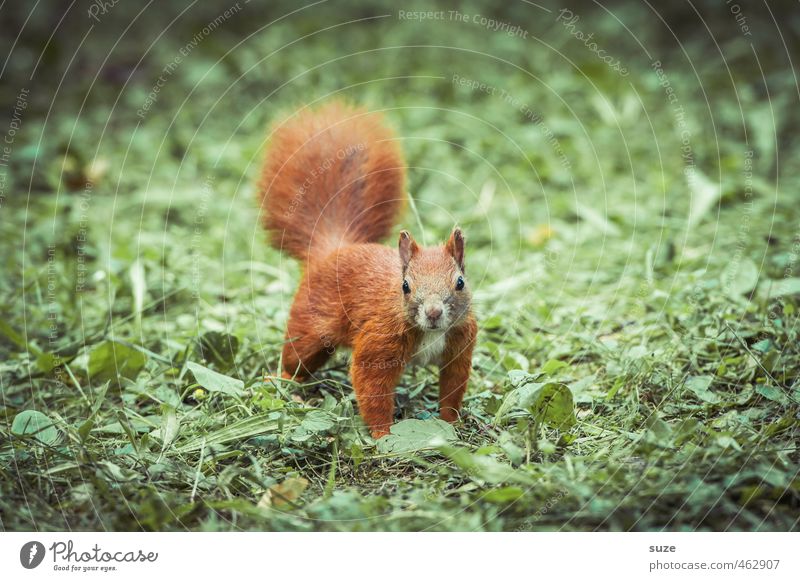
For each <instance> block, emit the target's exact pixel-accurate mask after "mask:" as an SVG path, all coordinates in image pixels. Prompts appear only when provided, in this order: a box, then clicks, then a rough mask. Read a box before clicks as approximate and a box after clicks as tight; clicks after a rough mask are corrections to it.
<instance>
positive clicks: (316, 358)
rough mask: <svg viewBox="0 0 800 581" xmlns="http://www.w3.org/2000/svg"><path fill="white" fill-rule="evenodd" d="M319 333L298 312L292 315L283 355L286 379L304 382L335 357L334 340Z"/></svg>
mask: <svg viewBox="0 0 800 581" xmlns="http://www.w3.org/2000/svg"><path fill="white" fill-rule="evenodd" d="M293 311H294V309H293ZM317 331H318V329H315V328H313V327H312V326H309V325H308V324H307V323H306V322H305V321H304V320H303V317H301V316H298V314H297V313H296V312H293V313H292V314H291V315H290V317H289V324H288V325H287V329H286V343H284V345H283V355H282V364H283V377H284V379H292V378H294V379H298V380H300V381H302V380H304V379H306V378H308V376H309V375H311V374H312V373H314V372H315V371H316V370H317V369H319V368H320V367H322V366H323V365H325V362H326V361H328V359H330V357H331V355H333V353H334V351H335V350H336V346H335V344H334V342H333V338H332V337H330V336H329V335H328V334H326V333H324V332H317Z"/></svg>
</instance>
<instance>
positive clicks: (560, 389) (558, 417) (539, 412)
mask: <svg viewBox="0 0 800 581" xmlns="http://www.w3.org/2000/svg"><path fill="white" fill-rule="evenodd" d="M520 390H521V393H520V396H519V405H520V407H523V408H526V409H527V410H528V411H529V412H530V413H531V415H533V417H534V418H536V420H537V421H538V422H540V423H542V424H543V425H547V426H550V427H552V428H556V429H559V430H567V429H569V428H571V427H572V426H573V425H575V421H576V420H575V406H574V404H573V402H572V392H571V391H570V390H569V388H568V387H567V386H566V385H565V384H563V383H558V382H552V383H544V384H531V385H526V386H523V387H521V388H520Z"/></svg>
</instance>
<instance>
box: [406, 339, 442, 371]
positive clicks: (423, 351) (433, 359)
mask: <svg viewBox="0 0 800 581" xmlns="http://www.w3.org/2000/svg"><path fill="white" fill-rule="evenodd" d="M446 340H447V334H446V333H445V331H444V330H441V331H427V332H426V333H424V334H423V335H422V340H421V341H420V342H419V345H418V346H417V351H416V353H414V355H413V356H412V357H411V364H412V365H422V366H424V365H428V364H429V363H435V364H436V365H438V364H439V362H440V361H441V359H442V352H443V351H444V346H445V343H446Z"/></svg>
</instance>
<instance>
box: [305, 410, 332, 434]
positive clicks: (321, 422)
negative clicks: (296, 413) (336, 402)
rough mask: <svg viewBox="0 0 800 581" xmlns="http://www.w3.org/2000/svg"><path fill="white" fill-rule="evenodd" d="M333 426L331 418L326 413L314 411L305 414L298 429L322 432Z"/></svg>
mask: <svg viewBox="0 0 800 581" xmlns="http://www.w3.org/2000/svg"><path fill="white" fill-rule="evenodd" d="M334 425H335V422H334V421H333V417H332V416H331V414H329V413H328V412H323V411H319V410H314V411H312V412H309V413H307V414H306V417H304V418H303V421H302V422H300V427H301V428H303V429H304V430H306V431H308V432H324V431H326V430H330V429H331V428H332V427H333V426H334Z"/></svg>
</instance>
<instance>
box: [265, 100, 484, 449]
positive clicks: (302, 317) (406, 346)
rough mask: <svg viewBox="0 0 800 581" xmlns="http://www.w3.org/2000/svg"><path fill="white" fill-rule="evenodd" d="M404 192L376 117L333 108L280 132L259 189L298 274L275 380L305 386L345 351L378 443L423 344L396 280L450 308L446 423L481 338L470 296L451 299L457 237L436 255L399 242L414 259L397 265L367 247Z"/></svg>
mask: <svg viewBox="0 0 800 581" xmlns="http://www.w3.org/2000/svg"><path fill="white" fill-rule="evenodd" d="M358 144H364V146H363V148H362V147H360V146H359V145H358ZM340 152H350V153H340ZM331 159H333V160H334V161H333V162H332V163H330V164H326V163H324V160H331ZM318 168H322V171H317V170H318ZM403 182H404V173H403V161H402V156H401V155H400V152H399V150H398V148H397V146H396V145H395V142H394V141H392V134H391V132H390V131H389V130H388V129H387V128H386V127H385V126H384V125H383V124H382V123H381V118H380V117H379V116H376V115H375V114H368V113H364V112H363V111H361V110H359V109H354V108H350V107H347V106H344V105H341V104H339V103H332V104H329V105H326V106H324V107H323V108H321V109H319V110H317V111H316V112H304V113H300V114H298V115H296V116H295V117H292V118H290V119H289V120H287V121H286V122H284V123H283V124H282V125H280V126H279V127H278V129H277V130H276V131H275V134H274V136H273V139H272V143H271V147H270V149H269V152H268V154H267V160H266V164H265V168H264V173H263V175H262V179H261V181H260V183H259V192H260V195H261V199H262V205H263V206H264V207H265V208H266V218H265V225H266V227H267V229H268V230H269V232H270V234H271V240H272V243H273V245H275V246H276V247H277V248H279V249H282V250H285V251H286V252H288V253H289V254H291V255H292V256H295V257H296V258H299V259H300V260H302V261H304V263H305V268H304V273H303V278H302V280H301V282H300V286H299V288H298V290H297V294H296V295H295V298H294V302H293V304H292V307H291V311H290V313H289V321H288V325H287V331H286V338H287V341H286V343H285V345H284V348H283V360H282V363H283V375H284V377H287V378H290V377H298V378H301V379H303V378H306V377H308V376H309V375H310V374H312V373H314V372H315V371H316V370H317V369H319V368H320V367H321V366H322V365H323V364H324V363H325V362H326V361H327V359H328V358H329V357H330V355H331V354H332V353H333V351H334V349H335V348H336V347H338V346H348V347H352V348H353V357H352V366H351V377H352V380H353V388H354V389H355V393H356V399H357V401H358V407H359V410H360V412H361V415H362V417H363V418H364V421H365V422H366V424H367V426H368V427H369V429H370V431H371V433H372V435H373V436H374V437H375V438H378V437H381V436H383V435H386V434H387V433H389V428H390V426H391V424H392V421H393V417H394V388H395V386H396V384H397V382H398V380H399V378H400V376H401V374H402V373H403V371H404V369H405V368H406V366H407V365H408V364H409V362H410V361H411V358H412V356H413V355H414V354H415V351H416V350H417V348H418V347H419V345H420V342H421V339H422V336H423V334H424V333H425V331H424V330H423V329H421V328H419V325H418V324H417V322H416V318H415V317H416V315H417V314H418V312H419V309H420V308H421V306H420V305H421V303H418V302H415V300H412V298H416V296H417V295H416V294H415V295H414V297H412V296H411V294H405V293H404V291H403V290H402V288H403V282H404V277H411V276H412V275H413V277H414V288H415V291H414V292H415V293H417V294H419V297H421V298H420V300H422V299H424V298H425V297H426V296H428V295H430V293H431V292H439V293H440V295H441V296H442V297H445V298H447V300H448V303H447V304H448V307H446V308H447V309H449V310H448V313H449V314H450V315H451V318H452V319H453V320H452V324H450V325H449V326H448V328H447V329H444V330H443V332H446V339H445V347H444V351H443V353H442V356H441V360H440V361H439V363H440V403H441V417H442V418H443V419H445V420H448V421H451V422H452V421H455V420H456V419H458V413H459V410H460V408H461V401H462V398H463V395H464V390H465V389H466V386H467V380H468V378H469V373H470V369H471V360H472V348H473V346H474V343H475V334H476V331H477V324H476V323H475V319H474V317H473V316H472V314H471V312H470V311H469V293H468V291H462V290H459V291H454V290H452V289H451V287H452V286H453V284H455V282H454V281H455V280H456V279H457V278H458V277H459V273H461V275H462V276H464V275H463V272H462V271H463V237H462V235H461V232H460V230H456V231H454V234H453V236H452V237H451V239H450V241H449V242H448V244H447V245H445V246H437V247H433V248H419V247H418V246H417V245H416V243H415V242H413V239H411V238H410V235H408V234H405V236H406V237H407V238H406V239H405V240H406V242H405V244H406V245H408V244H410V245H411V247H413V256H411V253H410V252H409V253H407V256H406V258H405V259H403V260H401V253H402V251H401V252H400V253H399V252H398V250H396V249H392V248H389V247H386V246H382V245H379V244H374V242H376V241H378V240H380V239H381V238H383V237H385V236H386V235H387V234H388V233H389V232H390V230H391V229H392V228H393V226H394V224H395V221H396V219H397V215H398V213H399V211H400V209H401V207H402V203H403V200H404V183H403ZM298 193H299V194H300V196H299V197H298ZM456 241H457V242H458V243H456ZM403 244H404V243H403V239H402V238H401V248H402V247H403ZM462 286H463V285H462ZM425 293H428V295H426V294H425ZM448 293H449V294H448ZM440 295H436V296H437V297H438V296H440ZM442 305H443V308H444V302H442Z"/></svg>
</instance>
